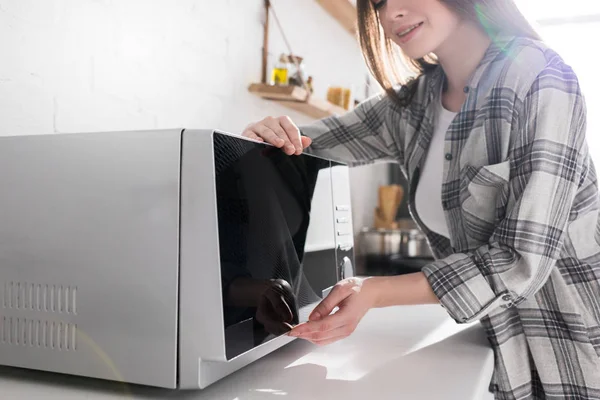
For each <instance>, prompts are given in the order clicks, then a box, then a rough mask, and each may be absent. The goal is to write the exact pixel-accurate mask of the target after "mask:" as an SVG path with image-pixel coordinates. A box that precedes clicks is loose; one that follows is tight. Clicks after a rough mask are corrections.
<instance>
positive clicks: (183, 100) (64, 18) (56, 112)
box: [0, 0, 600, 232]
mask: <svg viewBox="0 0 600 400" xmlns="http://www.w3.org/2000/svg"><path fill="white" fill-rule="evenodd" d="M272 4H273V6H274V8H275V10H276V12H277V16H278V18H279V21H280V22H281V24H282V25H283V28H284V31H285V33H286V35H287V38H288V40H289V43H290V44H291V46H292V49H293V51H294V53H295V54H299V55H302V56H303V57H304V60H305V63H306V69H307V73H308V74H309V75H311V76H313V77H314V82H313V86H314V93H315V96H316V97H321V98H323V97H325V94H326V91H327V88H328V86H330V85H336V86H337V85H339V86H344V87H349V88H352V89H354V94H355V96H356V98H357V100H362V99H364V98H365V96H367V95H371V94H374V93H376V92H377V91H378V90H379V89H378V88H377V87H376V84H373V83H372V84H371V86H368V85H366V80H367V71H366V68H365V66H364V62H363V60H362V56H361V54H360V51H359V48H358V45H357V42H356V40H355V38H354V37H353V36H352V35H351V34H350V33H349V32H348V31H347V29H345V28H344V27H343V26H342V25H340V24H339V23H338V22H337V21H336V20H335V19H334V18H332V16H331V15H329V14H328V13H327V12H326V11H325V10H324V8H323V7H321V6H320V5H319V3H318V2H317V1H314V0H295V1H290V0H272ZM520 4H521V5H522V6H523V9H524V11H525V12H526V13H527V14H528V15H529V16H530V17H532V19H534V20H536V21H537V23H538V26H539V27H540V30H541V32H542V34H543V35H544V36H545V38H546V39H547V40H548V41H549V42H550V44H551V45H553V46H554V47H555V48H556V49H557V50H558V51H559V52H560V53H561V54H562V55H563V57H564V58H565V59H566V60H567V61H568V62H570V63H571V64H572V65H573V66H574V68H575V69H576V71H577V73H578V74H579V77H580V80H581V82H582V86H583V89H584V92H585V95H586V97H587V101H588V109H589V110H595V109H596V108H597V105H599V103H600V95H599V94H598V93H600V78H599V77H598V73H597V72H596V70H597V61H598V56H597V54H594V53H593V52H592V51H591V50H593V46H590V45H591V44H593V41H594V40H595V38H597V37H598V36H599V34H600V2H594V1H590V0H571V1H569V2H568V5H566V4H565V3H564V2H563V1H551V0H520ZM264 19H265V13H264V2H263V0H243V1H240V0H219V1H209V0H177V1H172V0H0V49H1V50H2V62H0V135H26V134H39V133H49V134H51V133H56V132H81V131H111V130H112V131H114V130H134V129H135V130H137V129H154V128H172V127H187V128H219V129H222V130H225V131H229V132H233V133H239V132H241V130H242V129H243V128H244V127H245V126H246V125H247V124H248V123H250V122H252V121H256V120H259V119H262V118H263V117H265V116H267V115H284V114H286V115H289V116H290V117H292V119H293V120H294V121H295V122H296V123H297V124H305V123H309V122H311V121H312V120H313V119H312V118H310V117H308V116H306V115H304V114H302V113H299V112H295V111H291V110H289V109H287V108H284V107H283V106H281V105H279V104H278V103H276V102H272V101H267V100H263V99H261V98H260V97H258V96H255V95H254V94H251V93H249V91H248V85H249V84H250V83H252V82H258V81H260V77H261V57H262V54H261V53H262V43H263V26H262V24H263V21H264ZM270 26H271V29H270V35H269V48H270V57H269V59H268V62H269V67H272V65H273V62H274V61H275V60H276V58H277V57H278V56H279V54H280V53H282V52H287V51H288V50H287V47H286V45H285V43H284V40H283V37H282V35H281V33H280V31H279V30H278V29H277V25H276V23H275V21H274V20H273V19H271V23H270ZM599 123H600V116H599V115H598V113H594V112H590V113H589V134H588V140H589V143H590V146H591V150H592V154H593V155H594V157H595V159H598V157H599V156H600V138H598V135H596V134H595V132H597V130H598V126H599ZM389 172H390V169H389V167H388V166H387V165H384V164H381V165H375V166H367V167H360V168H356V169H354V170H352V176H351V180H352V188H353V193H352V197H353V198H352V201H353V208H354V229H355V232H357V231H358V230H359V229H360V228H361V227H363V226H371V225H372V224H373V209H374V208H375V207H376V203H377V188H378V187H379V185H380V184H385V183H388V181H389V179H390V178H389V176H390V174H389ZM392 175H394V174H392ZM396 175H397V174H396ZM404 212H405V211H404Z"/></svg>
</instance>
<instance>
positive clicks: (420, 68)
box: [356, 0, 541, 106]
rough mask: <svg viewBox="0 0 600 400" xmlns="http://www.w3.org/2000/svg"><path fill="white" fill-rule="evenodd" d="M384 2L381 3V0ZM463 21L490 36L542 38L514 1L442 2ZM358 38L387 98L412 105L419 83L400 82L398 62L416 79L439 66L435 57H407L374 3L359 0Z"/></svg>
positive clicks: (414, 81) (370, 0)
mask: <svg viewBox="0 0 600 400" xmlns="http://www.w3.org/2000/svg"><path fill="white" fill-rule="evenodd" d="M380 1H382V0H380ZM439 1H440V2H442V3H443V4H445V5H446V6H448V7H449V8H450V9H451V10H452V11H454V12H455V13H456V14H458V15H459V16H460V17H462V18H464V19H466V20H470V21H474V22H476V23H477V24H479V26H481V28H482V29H483V30H484V31H485V32H486V33H487V34H488V35H489V36H490V38H492V39H493V38H494V37H495V36H496V35H498V34H509V35H514V36H522V37H528V38H532V39H536V40H540V39H541V38H540V35H539V34H538V33H537V32H536V30H535V29H534V28H533V27H532V26H531V24H530V23H529V22H528V21H527V19H526V18H525V17H524V16H523V14H522V13H521V12H520V11H519V9H518V8H517V6H516V4H515V3H514V1H513V0H439ZM356 6H357V10H358V34H359V40H360V46H361V49H362V52H363V56H364V58H365V61H366V63H367V66H368V67H369V70H370V71H371V73H372V74H373V76H374V77H375V79H377V82H379V84H380V85H381V86H382V87H383V88H384V89H385V91H386V92H387V94H388V95H389V96H390V97H391V98H392V99H393V100H394V101H396V102H398V103H399V104H400V105H402V106H406V105H407V104H408V103H410V101H411V98H412V95H413V94H414V92H415V91H416V79H411V80H409V81H404V80H402V79H401V78H400V75H399V69H398V62H399V61H402V63H403V64H404V66H405V67H408V68H409V69H410V70H412V72H414V73H416V74H417V76H419V75H421V74H423V73H427V72H428V71H430V70H432V69H434V68H435V66H436V65H437V63H436V60H435V58H434V57H433V56H432V55H429V56H426V57H424V58H421V59H418V60H415V59H410V58H408V57H406V56H405V55H404V54H403V53H402V52H401V50H400V48H399V47H398V46H396V45H395V44H394V43H393V42H392V41H391V40H390V39H389V38H386V37H384V34H383V30H382V27H381V24H380V23H379V15H378V13H377V11H376V10H375V6H374V4H373V1H372V0H357V2H356ZM396 83H404V84H406V89H407V90H405V93H406V94H407V96H406V95H400V94H398V92H396V91H395V90H394V89H393V85H394V84H396Z"/></svg>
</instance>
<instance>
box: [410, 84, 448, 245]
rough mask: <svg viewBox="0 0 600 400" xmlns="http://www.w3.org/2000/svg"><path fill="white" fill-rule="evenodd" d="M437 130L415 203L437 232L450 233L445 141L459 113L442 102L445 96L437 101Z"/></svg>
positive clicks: (431, 227) (424, 221)
mask: <svg viewBox="0 0 600 400" xmlns="http://www.w3.org/2000/svg"><path fill="white" fill-rule="evenodd" d="M436 107H437V108H436V121H435V131H434V133H433V137H432V138H431V143H430V144H429V150H428V152H427V156H426V159H425V164H424V165H423V170H422V171H421V177H420V179H419V185H418V186H417V193H416V194H415V206H416V209H417V213H418V214H419V217H421V220H422V221H423V223H424V224H425V225H426V226H427V227H428V228H429V229H431V230H432V231H434V232H435V233H438V234H440V235H443V236H445V237H447V238H449V237H450V235H449V233H448V225H446V217H445V216H444V209H443V208H442V180H443V176H442V175H443V171H444V169H443V168H444V162H446V161H445V158H444V157H445V155H444V141H445V138H446V131H447V130H448V128H449V127H450V124H451V123H452V120H453V119H454V117H455V116H456V114H457V113H455V112H452V111H448V110H446V109H445V108H444V106H443V105H442V97H441V96H440V97H439V101H438V102H437V104H436Z"/></svg>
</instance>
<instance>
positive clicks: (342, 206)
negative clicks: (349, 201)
mask: <svg viewBox="0 0 600 400" xmlns="http://www.w3.org/2000/svg"><path fill="white" fill-rule="evenodd" d="M335 210H336V211H350V206H346V205H339V206H335Z"/></svg>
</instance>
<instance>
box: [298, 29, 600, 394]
mask: <svg viewBox="0 0 600 400" xmlns="http://www.w3.org/2000/svg"><path fill="white" fill-rule="evenodd" d="M444 80H445V77H444V73H443V71H442V70H441V67H437V68H436V69H435V70H433V71H431V72H428V73H427V74H425V75H423V76H421V77H419V78H418V82H417V85H418V89H417V91H416V93H415V95H414V97H413V100H412V101H411V104H410V105H409V106H407V107H401V106H399V105H397V104H396V103H394V102H392V101H391V100H390V98H389V97H387V96H386V95H378V96H376V97H373V98H371V99H368V100H367V101H365V102H363V103H362V104H361V105H359V106H358V107H357V108H356V109H355V110H353V111H352V112H349V113H347V114H346V115H343V116H341V117H331V118H327V119H324V120H321V121H317V122H316V123H314V124H312V125H309V126H306V127H301V131H302V133H303V134H305V135H307V136H309V137H311V138H313V144H312V146H311V147H310V149H308V150H307V151H308V152H312V153H314V154H318V155H322V156H325V157H329V158H333V159H338V160H342V161H345V162H347V163H349V164H350V165H360V164H365V163H370V162H374V161H381V160H385V161H393V162H397V163H399V165H400V167H401V169H402V171H403V173H404V174H405V176H406V177H407V179H408V181H409V182H410V190H409V205H410V209H411V214H412V216H413V218H414V219H415V220H416V221H417V223H419V224H420V227H421V229H422V230H423V231H424V232H425V233H426V235H427V238H428V241H429V243H430V246H431V248H432V250H433V252H434V255H435V258H436V260H435V261H434V262H432V263H431V264H429V265H427V266H426V267H424V268H423V272H424V273H425V275H426V277H427V279H428V281H429V283H430V284H431V287H432V288H433V291H434V292H435V294H436V295H437V297H438V298H439V300H440V302H441V304H442V306H443V307H445V309H446V310H447V312H448V313H449V314H450V316H451V317H452V318H453V319H455V320H456V321H458V322H459V323H467V322H471V321H476V320H480V321H481V323H482V325H483V326H484V327H485V329H486V331H487V335H488V338H489V341H490V343H491V344H492V347H493V349H494V355H495V370H494V377H493V380H492V382H491V384H490V390H491V391H493V392H494V394H495V397H496V399H507V400H508V399H600V245H599V243H600V220H599V215H598V213H599V210H600V202H599V196H598V182H597V178H596V171H595V169H594V166H593V163H592V160H591V159H590V155H589V152H588V147H587V143H586V138H585V133H586V108H585V102H584V98H583V96H582V94H581V91H580V87H579V83H578V80H577V77H576V76H575V74H574V72H573V71H572V69H571V68H570V67H569V66H568V65H566V64H565V62H564V61H563V60H562V59H561V58H560V57H559V56H558V55H557V54H556V53H555V52H553V51H552V50H551V49H549V48H548V47H546V46H545V44H543V43H542V42H538V41H533V40H530V39H525V38H514V37H500V38H497V39H495V40H494V41H493V43H492V44H491V46H490V47H489V49H488V50H487V52H486V54H485V56H484V58H483V60H482V61H481V63H480V65H479V66H478V68H477V69H476V71H475V72H474V74H473V75H472V76H471V78H470V81H469V83H468V85H467V86H466V87H465V89H464V90H465V92H466V93H467V100H466V102H465V103H464V105H463V106H462V109H461V110H460V112H459V113H458V115H457V116H456V118H455V119H454V121H453V122H452V124H451V126H450V128H449V129H448V131H447V133H446V137H445V145H444V146H445V151H444V152H445V154H444V160H443V163H444V167H443V184H442V188H441V191H440V196H441V197H442V206H443V208H444V212H445V217H446V223H447V225H448V229H449V236H450V237H449V238H446V237H443V236H440V235H438V234H436V233H435V232H432V231H431V230H429V229H428V228H427V226H424V225H423V224H422V222H421V220H420V219H419V216H418V215H417V214H416V211H415V207H414V194H415V189H416V186H417V184H418V180H419V172H420V170H421V168H422V166H423V162H424V160H425V156H426V153H427V149H428V146H429V143H430V141H431V137H432V134H433V132H434V121H435V115H434V113H435V103H436V100H438V97H437V96H439V95H440V93H441V88H442V85H443V83H444ZM398 90H399V93H400V94H402V93H404V91H403V90H402V88H399V89H398ZM464 378H465V379H469V377H464Z"/></svg>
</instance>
